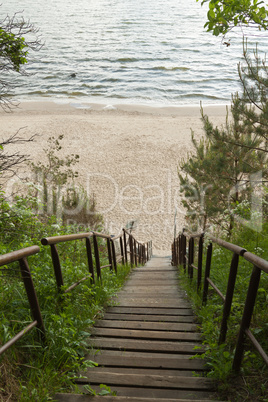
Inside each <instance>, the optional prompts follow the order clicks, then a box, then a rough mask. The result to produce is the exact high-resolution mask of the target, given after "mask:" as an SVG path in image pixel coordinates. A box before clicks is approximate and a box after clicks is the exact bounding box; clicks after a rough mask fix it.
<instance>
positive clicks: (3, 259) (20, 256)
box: [0, 246, 45, 355]
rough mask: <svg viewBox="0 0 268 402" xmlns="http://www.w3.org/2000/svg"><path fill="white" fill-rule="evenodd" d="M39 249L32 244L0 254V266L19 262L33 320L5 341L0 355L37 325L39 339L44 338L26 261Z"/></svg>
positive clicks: (42, 324) (40, 317) (43, 330)
mask: <svg viewBox="0 0 268 402" xmlns="http://www.w3.org/2000/svg"><path fill="white" fill-rule="evenodd" d="M39 251H40V248H39V247H38V246H32V247H27V248H24V249H21V250H17V251H13V252H11V253H8V254H4V255H1V256H0V267H2V266H5V265H8V264H11V263H12V262H16V261H18V262H19V267H20V274H21V278H22V280H23V284H24V287H25V290H26V293H27V297H28V301H29V304H30V309H31V313H32V318H33V322H31V323H30V324H29V325H27V327H25V328H24V329H23V330H22V331H20V332H19V333H18V334H16V335H15V336H14V337H13V338H12V339H10V340H9V341H8V342H6V343H5V344H4V345H2V346H1V347H0V355H1V354H2V353H4V352H5V351H6V350H7V349H8V348H10V346H12V345H14V343H15V342H17V341H18V340H19V339H20V338H22V337H23V336H24V335H25V334H26V333H28V332H29V331H30V330H31V329H33V328H34V327H37V328H38V329H39V334H40V335H41V339H42V340H43V341H44V340H45V329H44V323H43V319H42V316H41V312H40V307H39V303H38V300H37V296H36V292H35V288H34V284H33V280H32V276H31V272H30V269H29V265H28V261H27V258H28V257H29V256H31V255H33V254H36V253H38V252H39Z"/></svg>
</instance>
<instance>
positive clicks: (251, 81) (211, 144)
mask: <svg viewBox="0 0 268 402" xmlns="http://www.w3.org/2000/svg"><path fill="white" fill-rule="evenodd" d="M214 3H215V2H214ZM244 60H245V63H244V65H243V66H242V65H240V66H239V77H240V80H241V84H242V90H243V91H242V93H240V94H238V93H237V94H235V95H234V96H233V97H232V104H231V118H230V116H228V115H227V117H226V124H225V126H223V127H215V126H214V125H213V124H212V122H211V121H210V119H209V117H208V116H206V115H204V113H203V110H202V109H201V115H202V121H203V127H204V138H203V139H201V140H200V141H196V140H195V138H194V135H193V136H192V142H193V145H194V152H193V153H192V154H190V155H188V158H186V159H185V160H184V161H182V162H181V164H180V169H179V179H180V183H181V191H182V194H183V196H184V200H183V204H184V206H185V208H186V211H187V225H188V230H189V231H193V232H195V231H198V232H201V231H205V233H206V232H208V233H212V234H214V235H217V237H220V238H224V239H226V240H227V241H229V242H232V243H234V244H237V245H239V246H241V247H243V248H245V249H247V250H248V251H251V252H252V253H254V254H256V255H258V256H260V257H262V258H264V259H266V260H268V222H267V176H268V171H267V144H268V143H267V140H268V135H267V128H268V115H267V111H268V100H267V89H268V69H267V66H266V63H265V60H260V58H259V56H258V53H257V50H256V51H254V52H253V57H250V55H249V53H248V51H247V48H246V46H245V47H244ZM231 258H232V255H231V253H230V252H229V251H226V250H223V249H221V248H220V247H215V248H214V251H213V256H212V270H211V279H212V281H213V282H214V283H215V284H216V286H217V287H218V288H219V290H220V291H221V292H222V293H223V294H224V295H225V294H226V289H227V281H228V276H229V268H230V262H231ZM204 266H205V259H204ZM251 272H252V266H250V264H248V263H247V262H246V261H245V260H243V259H242V258H241V259H240V263H239V269H238V275H237V281H236V288H235V294H234V298H233V304H232V311H231V315H230V318H229V322H228V328H229V329H228V332H227V338H226V341H225V342H224V343H223V344H221V345H218V341H219V334H220V325H221V319H222V310H223V303H222V301H221V299H220V298H219V296H218V295H217V294H216V293H215V292H214V291H213V290H212V288H210V291H209V299H208V302H207V304H206V306H202V298H201V292H200V293H196V291H195V289H196V283H195V280H193V281H191V283H189V281H188V279H187V277H186V275H185V274H184V273H182V275H181V278H183V279H182V282H183V283H184V286H185V287H186V289H187V292H188V295H189V297H190V298H191V299H192V301H193V304H194V309H195V311H196V313H197V315H198V317H199V320H200V323H201V325H200V327H201V332H202V334H203V339H204V344H205V345H206V348H207V351H206V353H205V354H204V357H206V359H207V361H208V366H209V369H210V371H209V373H208V375H209V376H210V377H212V378H214V379H215V380H217V383H218V384H219V390H220V391H221V395H222V397H226V398H227V399H228V400H230V401H232V402H233V401H242V400H243V401H268V392H267V384H268V373H267V366H266V365H265V363H264V362H263V360H262V359H261V358H260V356H259V355H258V353H257V352H256V351H255V350H254V348H253V347H252V345H251V344H250V343H248V344H247V349H246V352H245V357H244V361H243V366H242V370H241V373H240V375H237V374H235V373H233V372H232V360H233V357H234V350H235V346H236V340H237V336H238V331H239V325H240V323H241V318H242V312H243V308H244V304H245V298H246V291H247V288H248V284H249V279H250V275H251ZM267 307H268V275H267V274H265V273H263V274H262V278H261V283H260V287H259V291H258V298H257V302H256V306H255V311H254V316H253V319H252V323H251V330H252V332H253V334H254V336H256V338H257V340H258V341H259V342H260V344H261V346H262V347H263V349H264V350H265V351H266V353H267V351H268V342H267V339H268V338H267V334H268V325H267Z"/></svg>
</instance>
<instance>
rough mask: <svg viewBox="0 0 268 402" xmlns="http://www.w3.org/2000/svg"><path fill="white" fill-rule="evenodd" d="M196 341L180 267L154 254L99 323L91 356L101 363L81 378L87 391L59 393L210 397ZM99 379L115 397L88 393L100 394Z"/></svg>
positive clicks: (73, 401)
mask: <svg viewBox="0 0 268 402" xmlns="http://www.w3.org/2000/svg"><path fill="white" fill-rule="evenodd" d="M196 346H200V347H201V339H200V335H199V333H198V332H197V324H196V319H195V316H194V315H193V312H192V310H191V307H190V304H189V302H188V301H187V300H186V298H185V292H184V291H183V290H182V289H180V287H179V284H178V277H177V268H175V267H173V266H171V265H170V259H169V258H163V257H153V258H152V259H151V260H150V261H148V262H147V264H146V265H145V266H144V267H139V268H136V269H134V270H133V271H132V273H131V275H130V277H129V279H128V280H127V282H126V284H125V286H124V287H123V289H122V290H121V291H120V293H119V294H118V296H117V297H116V298H115V306H114V307H109V308H108V309H107V311H106V313H105V314H104V317H103V319H101V320H99V321H96V322H95V325H94V328H93V329H92V337H91V338H90V341H89V350H90V352H89V355H88V356H87V357H88V359H90V360H93V361H95V362H96V363H98V367H94V368H89V369H88V370H87V371H86V372H84V373H82V375H83V378H80V379H78V380H77V384H78V386H79V388H80V389H81V391H82V392H84V393H85V394H84V395H78V394H76V395H75V394H57V395H56V396H55V398H56V400H58V401H64V402H86V401H91V400H97V401H106V402H107V401H117V402H120V401H133V402H134V401H137V402H138V401H158V402H161V401H166V402H167V401H169V402H172V401H173V400H174V401H175V400H179V401H187V402H189V401H193V400H195V401H208V400H210V401H211V400H212V399H213V389H214V384H213V382H212V381H210V380H209V379H208V378H204V377H197V376H196V375H195V374H194V372H196V373H199V374H201V375H202V373H204V371H205V364H204V361H203V360H202V359H199V358H198V359H196V358H195V359H192V356H194V355H195V354H196V353H197V350H196V349H195V347H196ZM91 348H92V349H91ZM199 352H200V353H201V352H202V349H200V350H199ZM100 384H105V385H107V386H108V387H110V389H111V391H115V392H116V396H115V397H114V396H111V395H110V396H90V395H86V393H87V390H86V388H87V387H86V388H85V386H90V388H91V389H92V390H94V391H95V392H96V393H97V394H98V393H99V392H100V391H101V389H100Z"/></svg>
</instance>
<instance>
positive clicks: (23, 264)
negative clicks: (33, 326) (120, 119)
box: [19, 257, 45, 342]
mask: <svg viewBox="0 0 268 402" xmlns="http://www.w3.org/2000/svg"><path fill="white" fill-rule="evenodd" d="M19 264H20V270H21V276H22V280H23V283H24V287H25V290H26V293H27V297H28V300H29V304H30V309H31V313H32V317H33V319H34V320H35V321H37V328H38V329H39V330H40V331H41V332H40V335H41V340H42V341H43V342H44V341H45V327H44V323H43V319H42V315H41V311H40V307H39V303H38V299H37V295H36V292H35V288H34V284H33V280H32V276H31V272H30V269H29V265H28V261H27V259H26V258H25V257H24V258H22V259H20V260H19Z"/></svg>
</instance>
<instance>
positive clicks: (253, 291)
mask: <svg viewBox="0 0 268 402" xmlns="http://www.w3.org/2000/svg"><path fill="white" fill-rule="evenodd" d="M260 277H261V270H260V269H259V268H258V267H256V266H255V265H254V266H253V270H252V274H251V277H250V282H249V287H248V293H247V298H246V302H245V307H244V312H243V317H242V321H241V326H240V331H239V335H238V340H237V344H236V350H235V355H234V360H233V370H234V371H236V372H238V371H239V369H240V366H241V362H242V359H243V353H244V344H245V331H246V330H247V329H248V328H249V326H250V321H251V317H252V314H253V310H254V305H255V301H256V297H257V292H258V287H259V283H260Z"/></svg>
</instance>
